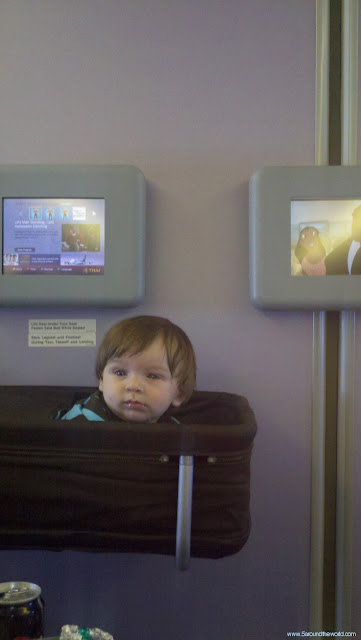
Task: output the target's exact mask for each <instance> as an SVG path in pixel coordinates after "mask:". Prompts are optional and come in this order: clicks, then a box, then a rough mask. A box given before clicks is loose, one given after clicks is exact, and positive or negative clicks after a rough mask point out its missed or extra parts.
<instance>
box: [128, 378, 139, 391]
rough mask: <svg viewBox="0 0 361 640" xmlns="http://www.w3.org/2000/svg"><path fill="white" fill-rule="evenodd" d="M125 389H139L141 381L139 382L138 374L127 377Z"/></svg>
mask: <svg viewBox="0 0 361 640" xmlns="http://www.w3.org/2000/svg"><path fill="white" fill-rule="evenodd" d="M127 389H128V391H140V390H141V382H140V379H139V376H136V375H131V376H129V377H128V383H127Z"/></svg>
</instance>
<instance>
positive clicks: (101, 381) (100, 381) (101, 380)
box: [98, 378, 103, 391]
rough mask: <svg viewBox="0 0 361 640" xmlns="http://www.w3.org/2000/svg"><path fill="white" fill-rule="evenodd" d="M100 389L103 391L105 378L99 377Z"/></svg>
mask: <svg viewBox="0 0 361 640" xmlns="http://www.w3.org/2000/svg"><path fill="white" fill-rule="evenodd" d="M98 389H99V391H103V378H99V384H98Z"/></svg>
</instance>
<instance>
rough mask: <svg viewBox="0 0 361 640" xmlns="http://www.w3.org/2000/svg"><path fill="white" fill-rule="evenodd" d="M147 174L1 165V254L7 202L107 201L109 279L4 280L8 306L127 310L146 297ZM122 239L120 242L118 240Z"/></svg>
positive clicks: (124, 168) (1, 291)
mask: <svg viewBox="0 0 361 640" xmlns="http://www.w3.org/2000/svg"><path fill="white" fill-rule="evenodd" d="M145 191H146V184H145V178H144V175H143V173H142V172H141V171H140V169H138V168H137V167H134V166H130V165H129V166H128V165H103V166H101V165H48V166H45V165H9V166H7V165H6V166H1V165H0V205H1V225H0V253H1V265H2V264H3V199H4V198H63V197H64V198H85V199H87V198H91V199H93V198H104V206H105V217H104V274H102V275H99V276H98V275H75V274H71V275H69V274H67V275H54V274H51V275H44V274H41V275H30V274H14V275H12V274H10V275H9V274H4V273H2V268H1V274H0V305H2V306H32V305H40V306H64V305H71V306H77V307H78V306H79V307H83V306H106V307H127V306H134V305H136V304H138V303H139V302H141V300H142V298H143V296H144V280H145V277H144V271H145V268H144V265H145ZM115 238H116V239H117V241H116V242H115V241H114V239H115Z"/></svg>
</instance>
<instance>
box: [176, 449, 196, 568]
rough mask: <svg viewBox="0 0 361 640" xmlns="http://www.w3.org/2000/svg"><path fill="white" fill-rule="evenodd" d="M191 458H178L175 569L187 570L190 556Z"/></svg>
mask: <svg viewBox="0 0 361 640" xmlns="http://www.w3.org/2000/svg"><path fill="white" fill-rule="evenodd" d="M192 494H193V456H180V457H179V476H178V508H177V536H176V567H177V569H180V570H181V571H184V570H185V569H188V566H189V561H190V556H191V526H192Z"/></svg>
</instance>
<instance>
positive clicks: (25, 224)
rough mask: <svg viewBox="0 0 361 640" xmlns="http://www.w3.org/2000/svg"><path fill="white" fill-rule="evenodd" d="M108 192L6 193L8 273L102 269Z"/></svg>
mask: <svg viewBox="0 0 361 640" xmlns="http://www.w3.org/2000/svg"><path fill="white" fill-rule="evenodd" d="M104 217H105V200H104V198H14V197H12V198H3V264H2V273H3V274H4V275H19V274H21V275H27V274H31V275H74V274H76V275H97V276H99V275H103V274H104V257H105V256H104Z"/></svg>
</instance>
